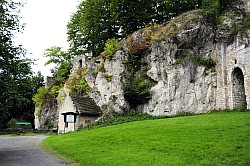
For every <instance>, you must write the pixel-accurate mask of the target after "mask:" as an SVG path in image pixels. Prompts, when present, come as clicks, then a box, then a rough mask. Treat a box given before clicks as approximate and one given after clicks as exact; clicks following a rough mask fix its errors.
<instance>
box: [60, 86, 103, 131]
mask: <svg viewBox="0 0 250 166" xmlns="http://www.w3.org/2000/svg"><path fill="white" fill-rule="evenodd" d="M59 96H60V101H59V103H58V111H59V121H58V133H67V132H71V131H76V130H78V129H80V128H81V127H86V126H88V125H89V124H91V123H93V122H95V120H96V119H97V118H98V117H99V116H100V115H101V110H100V108H99V107H98V106H97V105H96V103H95V102H94V101H93V100H92V99H91V98H83V97H80V96H71V95H70V93H69V89H67V88H64V89H63V90H61V92H60V93H59Z"/></svg>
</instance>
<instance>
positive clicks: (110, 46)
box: [102, 38, 118, 60]
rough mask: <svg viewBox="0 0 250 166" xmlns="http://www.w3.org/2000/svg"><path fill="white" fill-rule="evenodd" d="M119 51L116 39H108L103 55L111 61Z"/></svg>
mask: <svg viewBox="0 0 250 166" xmlns="http://www.w3.org/2000/svg"><path fill="white" fill-rule="evenodd" d="M117 50H118V46H117V42H116V40H115V38H112V39H108V40H107V41H106V43H105V47H104V52H103V53H102V54H106V58H107V59H109V60H111V59H112V58H113V56H114V55H115V53H116V51H117Z"/></svg>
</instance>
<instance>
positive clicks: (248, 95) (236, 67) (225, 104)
mask: <svg viewBox="0 0 250 166" xmlns="http://www.w3.org/2000/svg"><path fill="white" fill-rule="evenodd" d="M248 43H249V32H248V37H247V35H245V37H243V36H240V35H239V36H238V37H237V38H236V40H235V41H234V43H233V44H231V45H229V46H227V45H226V43H219V44H218V46H217V52H218V54H217V59H218V65H217V75H218V77H217V83H218V84H217V85H218V87H217V108H222V109H224V108H230V109H233V108H237V107H240V106H242V105H244V103H246V104H247V108H248V109H249V108H250V56H249V55H250V47H249V45H248ZM240 73H241V74H240Z"/></svg>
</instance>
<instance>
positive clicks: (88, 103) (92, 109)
mask: <svg viewBox="0 0 250 166" xmlns="http://www.w3.org/2000/svg"><path fill="white" fill-rule="evenodd" d="M71 98H72V100H73V103H74V104H75V105H76V106H77V108H78V112H79V114H81V115H100V114H101V109H100V108H99V107H98V106H97V105H96V103H95V101H94V100H93V99H91V98H83V97H80V96H71Z"/></svg>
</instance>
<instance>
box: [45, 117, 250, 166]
mask: <svg viewBox="0 0 250 166" xmlns="http://www.w3.org/2000/svg"><path fill="white" fill-rule="evenodd" d="M42 145H43V146H44V147H47V148H48V147H50V148H52V149H53V150H55V151H56V152H58V153H60V154H63V155H65V156H67V158H68V159H71V160H75V161H77V162H78V163H80V164H81V165H86V166H89V165H93V166H105V165H107V166H112V165H113V166H133V165H141V166H147V165H150V166H151V165H155V166H156V165H157V166H160V165H162V166H166V165H171V166H173V165H178V166H181V165H197V166H201V165H209V166H210V165H227V166H228V165H244V166H245V165H250V112H224V113H212V114H207V115H197V116H186V117H176V118H168V119H159V120H146V121H137V122H131V123H125V124H121V125H115V126H108V127H102V128H97V129H93V130H83V131H80V132H75V133H70V134H65V135H60V136H52V137H50V138H48V139H46V140H45V141H44V142H43V143H42Z"/></svg>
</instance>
